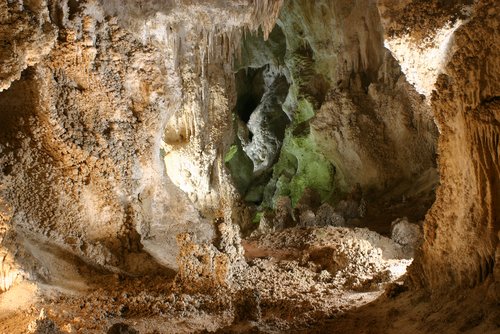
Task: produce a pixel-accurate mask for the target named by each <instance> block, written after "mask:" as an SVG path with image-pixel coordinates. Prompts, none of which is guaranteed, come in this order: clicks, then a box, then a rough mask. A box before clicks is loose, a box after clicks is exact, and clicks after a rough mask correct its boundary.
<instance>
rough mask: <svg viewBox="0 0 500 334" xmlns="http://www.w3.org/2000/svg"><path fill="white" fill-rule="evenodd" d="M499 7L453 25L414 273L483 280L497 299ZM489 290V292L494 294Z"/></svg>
mask: <svg viewBox="0 0 500 334" xmlns="http://www.w3.org/2000/svg"><path fill="white" fill-rule="evenodd" d="M499 20H500V11H499V9H498V6H495V2H494V1H483V2H480V3H479V4H477V7H476V15H475V16H474V17H472V18H471V19H470V20H469V21H468V22H467V23H465V24H463V25H462V26H461V27H460V28H458V29H457V31H456V32H455V35H454V39H453V44H452V45H451V49H452V50H454V53H453V55H452V56H451V58H450V61H449V62H448V64H447V65H446V67H445V70H444V72H443V73H442V74H441V75H440V76H439V77H438V80H437V82H436V90H435V91H434V93H433V96H432V101H431V103H432V105H433V110H434V114H435V116H436V122H437V124H438V127H439V129H440V132H441V136H440V140H439V166H440V174H441V185H440V187H439V188H438V191H437V194H436V195H437V199H436V203H435V204H434V205H433V207H432V209H431V211H430V212H429V214H428V216H427V219H426V222H425V224H424V231H425V242H424V245H423V252H422V255H421V257H420V259H419V261H418V262H419V267H418V269H417V268H415V270H414V271H413V276H414V277H415V278H416V279H419V280H421V281H423V282H425V284H428V285H430V286H431V287H432V288H434V289H437V288H439V287H442V286H443V285H450V284H451V285H453V286H467V287H473V286H475V285H478V284H480V283H482V282H484V281H488V282H490V284H491V287H492V294H491V296H492V297H493V298H495V299H496V300H499V299H498V298H499V296H500V295H499V294H498V279H499V277H500V276H499V272H500V271H499V269H498V259H499V256H500V255H499V254H500V252H499V251H500V248H499V247H500V244H499V234H498V233H499V229H500V225H499V224H500V221H499V211H498V210H499V207H500V202H499V201H500V192H499V187H498V185H499V178H500V169H499V162H500V161H499V159H500V156H499V153H500V152H499V150H498V148H499V138H500V127H499V120H500V109H499V106H500V105H499V103H498V96H500V84H499V82H498V78H499V75H500V61H499V59H500V58H499V56H498V55H499V54H500V49H499V34H498V31H499ZM495 289H496V291H495Z"/></svg>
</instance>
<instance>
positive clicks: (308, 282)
mask: <svg viewBox="0 0 500 334" xmlns="http://www.w3.org/2000/svg"><path fill="white" fill-rule="evenodd" d="M242 244H243V246H244V249H245V262H246V264H245V265H244V268H243V269H239V270H235V272H234V273H233V278H232V284H231V287H230V288H228V289H220V290H218V291H209V292H206V291H205V292H200V293H189V294H188V293H185V292H184V290H183V288H182V284H181V283H182V282H178V281H176V279H175V278H171V277H166V276H152V277H146V276H143V277H127V276H123V275H119V274H106V273H102V272H95V271H92V269H90V268H86V267H85V266H81V267H80V270H79V274H80V275H81V277H85V286H86V288H81V289H73V290H71V289H68V287H63V286H54V285H49V284H39V285H37V286H35V285H33V284H31V283H28V282H24V283H22V284H21V285H19V286H18V288H14V289H12V290H10V291H8V292H6V293H4V294H2V295H0V307H2V310H1V311H2V312H0V318H2V321H0V333H25V332H26V330H27V328H28V329H29V328H41V327H44V326H45V327H47V328H55V327H57V328H59V330H60V331H61V332H63V333H103V332H106V331H107V329H108V328H110V327H111V326H112V325H113V324H116V323H126V324H128V325H130V326H132V327H133V328H135V329H136V330H138V331H139V333H193V332H202V331H209V332H213V331H222V332H242V331H243V332H245V331H256V330H257V331H260V332H265V333H267V332H269V333H273V332H288V331H299V330H305V329H307V328H313V327H315V326H316V325H317V324H318V323H319V322H325V321H327V320H328V319H334V318H336V317H338V316H339V315H341V314H344V313H346V312H349V311H351V310H354V309H356V308H359V307H361V306H362V305H365V304H367V303H370V302H372V301H374V300H376V299H377V298H379V297H380V296H381V295H382V294H383V292H384V289H385V288H386V287H387V286H389V285H391V284H396V285H397V286H399V284H400V283H401V279H402V275H404V273H405V270H406V266H407V265H409V264H410V263H411V259H410V258H405V256H404V254H403V252H402V250H401V249H400V248H398V246H397V245H396V244H395V243H394V242H392V240H390V239H388V238H385V237H382V236H380V235H379V234H377V233H375V232H372V231H369V230H367V229H357V228H355V229H350V228H337V227H314V228H289V229H285V230H282V231H279V232H276V233H271V234H266V235H262V236H260V237H254V238H252V239H247V240H243V242H242ZM396 281H397V282H398V283H394V282H396ZM76 286H78V285H76ZM80 286H83V285H80ZM9 300H10V301H9ZM13 300H16V303H18V305H17V306H16V305H15V304H13V302H12V301H13ZM42 310H43V314H42V315H40V314H41V311H42ZM30 326H31V327H30ZM28 332H29V330H28ZM55 333H57V331H55Z"/></svg>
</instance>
